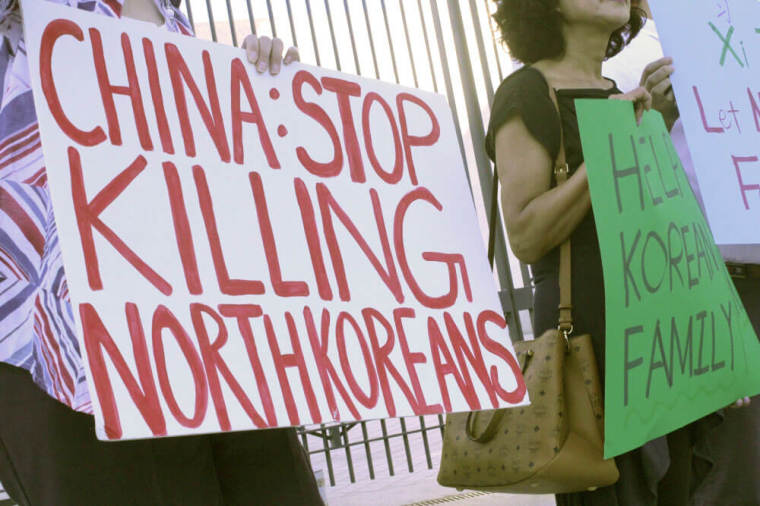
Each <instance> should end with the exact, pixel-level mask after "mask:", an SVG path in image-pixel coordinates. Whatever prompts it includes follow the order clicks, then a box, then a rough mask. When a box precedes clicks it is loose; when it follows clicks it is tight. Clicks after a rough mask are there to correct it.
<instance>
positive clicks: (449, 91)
mask: <svg viewBox="0 0 760 506" xmlns="http://www.w3.org/2000/svg"><path fill="white" fill-rule="evenodd" d="M436 2H437V0H430V13H431V15H432V16H433V26H434V27H435V36H436V39H437V40H438V57H439V58H440V59H441V69H442V70H443V81H444V83H445V85H446V96H447V97H448V99H449V105H450V106H451V110H452V111H453V113H454V118H455V121H454V126H455V127H456V131H457V140H458V141H459V151H460V152H461V153H462V161H463V162H465V170H466V171H467V173H468V174H467V183H468V184H470V176H469V170H468V169H467V165H466V163H467V156H466V153H465V150H464V139H463V138H462V128H461V126H460V125H459V111H458V110H457V109H458V108H457V102H456V96H455V95H454V86H453V84H452V79H451V72H450V70H449V60H448V56H447V54H446V46H445V45H444V42H443V29H442V28H441V19H440V15H439V14H438V5H437V3H436ZM470 192H472V186H470Z"/></svg>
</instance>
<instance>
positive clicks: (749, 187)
mask: <svg viewBox="0 0 760 506" xmlns="http://www.w3.org/2000/svg"><path fill="white" fill-rule="evenodd" d="M731 159H732V160H733V161H734V168H736V177H737V179H738V180H739V190H740V191H741V192H742V200H743V201H744V208H745V209H749V201H748V200H747V192H748V191H760V185H758V184H746V183H745V182H744V177H743V176H742V171H741V167H740V166H739V164H741V163H754V162H757V161H758V158H757V157H756V156H734V155H731Z"/></svg>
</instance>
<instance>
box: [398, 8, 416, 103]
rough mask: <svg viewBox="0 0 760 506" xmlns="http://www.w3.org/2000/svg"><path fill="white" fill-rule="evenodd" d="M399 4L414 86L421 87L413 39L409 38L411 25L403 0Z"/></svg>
mask: <svg viewBox="0 0 760 506" xmlns="http://www.w3.org/2000/svg"><path fill="white" fill-rule="evenodd" d="M398 6H399V8H400V9H401V24H402V25H404V37H406V50H407V51H408V52H409V64H410V65H411V67H412V77H414V87H415V88H419V87H420V83H419V81H418V80H417V69H416V68H415V66H414V55H413V54H412V41H411V40H409V26H408V25H407V22H406V12H405V11H404V2H403V0H398Z"/></svg>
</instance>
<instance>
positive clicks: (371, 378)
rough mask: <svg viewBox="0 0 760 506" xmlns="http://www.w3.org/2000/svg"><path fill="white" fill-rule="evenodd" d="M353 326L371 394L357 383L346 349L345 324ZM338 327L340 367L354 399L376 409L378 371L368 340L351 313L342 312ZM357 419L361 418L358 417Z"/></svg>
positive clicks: (337, 338) (378, 394) (337, 323)
mask: <svg viewBox="0 0 760 506" xmlns="http://www.w3.org/2000/svg"><path fill="white" fill-rule="evenodd" d="M346 322H347V323H348V324H349V325H351V327H352V328H353V329H354V335H355V336H356V340H357V341H358V342H359V347H360V348H361V351H362V358H363V359H364V365H365V367H366V368H367V381H368V383H369V393H368V394H367V393H364V391H363V390H362V388H361V386H360V385H359V382H358V381H356V376H355V375H354V371H353V368H352V367H351V361H350V360H349V358H348V348H347V347H346V331H345V323H346ZM335 327H336V336H337V337H336V341H337V344H338V356H339V357H340V366H341V368H342V369H343V374H345V375H346V381H347V382H348V387H349V388H350V389H351V392H353V394H354V397H356V399H357V400H358V401H359V402H360V403H362V405H363V406H365V407H367V408H374V407H375V406H376V405H377V399H378V397H379V396H380V388H379V384H378V381H377V370H376V369H375V365H374V364H373V362H372V354H371V353H370V351H369V346H368V345H367V340H366V339H365V338H364V334H363V333H362V331H361V328H360V327H359V324H358V323H357V322H356V320H355V319H354V317H353V316H351V314H350V313H347V312H345V311H342V312H341V313H340V314H338V321H337V322H336V323H335ZM356 418H359V416H358V415H356Z"/></svg>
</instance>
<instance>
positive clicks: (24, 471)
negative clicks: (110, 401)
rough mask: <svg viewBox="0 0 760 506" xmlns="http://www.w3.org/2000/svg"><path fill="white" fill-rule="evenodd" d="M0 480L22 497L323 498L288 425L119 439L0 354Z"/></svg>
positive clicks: (76, 505) (127, 500)
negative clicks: (101, 434)
mask: <svg viewBox="0 0 760 506" xmlns="http://www.w3.org/2000/svg"><path fill="white" fill-rule="evenodd" d="M0 482H2V483H3V485H4V486H5V488H6V490H7V492H8V494H9V495H10V496H11V498H13V499H14V500H15V501H16V502H18V503H19V504H20V505H21V506H48V505H50V506H68V505H71V506H90V505H92V506H100V505H103V506H122V505H123V506H142V505H146V506H160V505H172V506H173V505H178V506H194V505H198V506H217V505H218V506H222V505H224V506H233V505H246V506H248V505H278V506H279V505H294V506H295V505H298V506H301V505H321V504H322V501H321V499H320V497H319V491H318V489H317V485H316V481H315V480H314V476H313V474H312V472H311V466H310V465H309V460H308V457H307V456H306V454H305V452H304V451H303V448H302V447H301V445H300V444H299V442H298V439H297V437H296V434H295V431H294V430H292V429H271V430H263V431H247V432H235V433H227V434H215V435H204V436H187V437H175V438H164V439H151V440H140V441H124V442H101V441H98V440H97V439H96V438H95V429H94V418H93V417H92V416H89V415H85V414H82V413H77V412H75V411H72V410H71V409H69V408H68V407H66V406H64V405H62V404H60V403H59V402H57V401H55V400H54V399H52V398H50V397H49V396H48V395H46V394H45V393H44V392H42V391H41V390H40V389H39V388H38V387H37V386H36V385H35V384H34V382H33V381H32V379H31V376H30V375H29V374H28V373H27V372H26V371H25V370H22V369H19V368H16V367H11V366H9V365H7V364H2V363H0Z"/></svg>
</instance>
